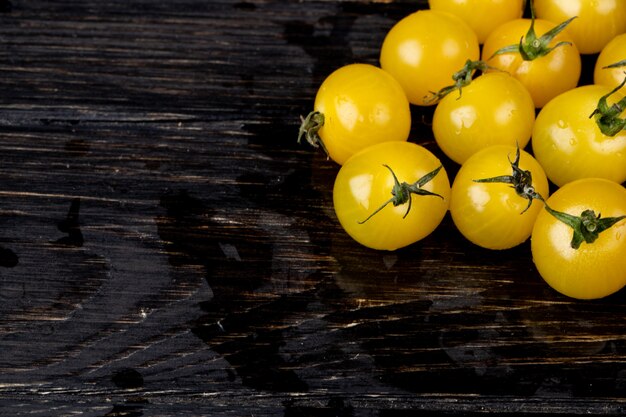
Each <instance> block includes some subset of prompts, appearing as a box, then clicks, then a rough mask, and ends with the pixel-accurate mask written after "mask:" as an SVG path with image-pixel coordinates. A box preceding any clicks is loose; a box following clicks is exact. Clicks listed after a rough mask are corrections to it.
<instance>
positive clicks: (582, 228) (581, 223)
mask: <svg viewBox="0 0 626 417" xmlns="http://www.w3.org/2000/svg"><path fill="white" fill-rule="evenodd" d="M544 207H545V209H546V210H547V211H548V213H550V214H551V215H553V216H554V217H555V218H556V219H557V220H559V221H560V222H562V223H565V224H566V225H568V226H569V227H571V228H572V230H573V231H574V234H573V236H572V241H571V242H570V246H571V247H572V248H573V249H578V248H580V245H581V244H582V243H583V242H585V243H593V242H595V241H596V239H597V238H598V236H599V235H600V233H602V232H603V231H605V230H607V229H608V228H610V227H612V226H613V225H614V224H616V223H618V222H620V221H621V220H623V219H626V215H625V216H618V217H604V218H602V217H601V216H600V214H599V213H598V215H596V213H595V212H594V211H593V210H583V212H582V213H581V214H580V216H573V215H571V214H568V213H563V212H561V211H557V210H554V209H552V208H551V207H550V206H548V204H545V206H544Z"/></svg>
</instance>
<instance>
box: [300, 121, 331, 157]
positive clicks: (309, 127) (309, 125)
mask: <svg viewBox="0 0 626 417" xmlns="http://www.w3.org/2000/svg"><path fill="white" fill-rule="evenodd" d="M322 126H324V114H323V113H321V112H319V111H312V112H311V113H309V114H308V115H307V116H306V117H302V116H300V129H299V130H298V143H300V142H301V141H302V138H303V137H304V138H305V139H306V141H307V142H309V144H310V145H311V146H313V147H315V148H318V147H321V148H322V149H323V150H324V152H325V153H326V155H328V150H327V149H326V146H325V145H324V141H323V140H322V138H321V137H320V135H319V134H318V131H319V130H320V129H321V128H322Z"/></svg>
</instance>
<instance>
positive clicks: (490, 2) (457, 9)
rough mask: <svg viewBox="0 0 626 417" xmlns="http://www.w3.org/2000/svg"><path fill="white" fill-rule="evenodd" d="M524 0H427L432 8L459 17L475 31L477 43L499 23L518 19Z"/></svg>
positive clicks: (483, 40) (520, 15)
mask: <svg viewBox="0 0 626 417" xmlns="http://www.w3.org/2000/svg"><path fill="white" fill-rule="evenodd" d="M525 3H526V1H525V0H428V5H429V7H430V8H431V9H432V10H441V11H444V12H448V13H452V14H454V15H456V16H458V17H460V18H461V19H462V20H463V21H464V22H465V23H467V24H468V26H469V27H470V28H471V29H472V30H473V31H474V33H476V36H477V37H478V42H479V43H481V44H482V43H484V42H485V39H487V36H488V35H489V34H490V33H491V32H492V31H493V30H494V29H495V28H497V27H498V26H500V25H501V24H503V23H505V22H508V21H509V20H514V19H520V18H521V17H522V14H523V13H524V7H525Z"/></svg>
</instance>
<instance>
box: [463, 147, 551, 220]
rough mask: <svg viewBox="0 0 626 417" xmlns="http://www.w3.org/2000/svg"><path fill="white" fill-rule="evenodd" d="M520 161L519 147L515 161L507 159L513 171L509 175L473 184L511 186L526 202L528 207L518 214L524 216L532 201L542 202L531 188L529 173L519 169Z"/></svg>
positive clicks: (484, 179)
mask: <svg viewBox="0 0 626 417" xmlns="http://www.w3.org/2000/svg"><path fill="white" fill-rule="evenodd" d="M519 160H520V150H519V146H518V147H517V150H516V153H515V160H514V161H511V160H510V159H509V163H510V164H511V169H512V170H513V172H512V174H511V175H499V176H496V177H491V178H481V179H477V180H474V182H485V183H490V182H493V183H504V184H511V188H513V189H514V190H515V193H516V194H517V195H518V196H520V197H522V198H524V199H526V200H528V205H527V206H526V208H524V210H522V212H521V213H520V214H524V212H525V211H526V210H528V209H529V208H530V206H531V205H532V203H533V200H541V201H544V199H543V197H542V196H541V194H539V193H538V192H537V191H536V190H535V187H533V185H532V184H533V177H532V174H531V172H530V171H528V170H523V169H521V168H520V167H519Z"/></svg>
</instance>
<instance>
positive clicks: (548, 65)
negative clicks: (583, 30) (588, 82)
mask: <svg viewBox="0 0 626 417" xmlns="http://www.w3.org/2000/svg"><path fill="white" fill-rule="evenodd" d="M530 23H531V20H530V19H516V20H511V21H509V22H507V23H504V24H503V25H501V26H499V27H498V28H496V29H495V30H494V31H493V32H491V34H490V35H489V37H488V38H487V40H486V41H485V44H484V45H483V50H482V59H483V60H484V61H486V62H487V64H489V65H490V66H492V67H495V68H498V69H500V70H503V71H506V72H508V73H509V74H511V75H513V76H514V77H515V78H517V79H518V80H520V81H521V83H522V84H523V85H524V86H525V87H526V88H527V89H528V91H529V92H530V95H531V96H532V98H533V102H534V103H535V107H537V108H541V107H543V106H544V105H545V104H546V103H547V102H548V101H550V100H551V99H552V98H554V97H556V96H557V95H559V94H561V93H563V92H565V91H567V90H570V89H572V88H574V87H576V85H577V84H578V80H579V79H580V73H581V58H580V53H579V52H578V49H576V45H574V44H573V43H572V44H569V45H562V46H559V47H558V48H556V49H554V50H552V51H551V52H550V53H548V54H547V55H545V56H542V57H539V58H536V59H534V60H530V61H525V60H524V59H523V58H522V56H521V55H520V53H519V52H510V53H504V54H501V55H496V56H493V54H494V53H495V52H496V51H497V50H499V49H501V48H503V47H506V46H509V45H516V44H519V42H520V39H521V38H522V37H523V36H525V35H526V32H528V28H529V27H530ZM554 26H556V24H555V23H552V22H549V21H547V20H542V19H536V20H535V32H536V34H537V36H538V37H539V36H541V35H543V34H544V33H546V32H547V31H549V30H550V29H552V28H553V27H554ZM562 41H565V42H571V38H569V37H568V36H567V35H565V34H564V33H560V34H559V35H557V36H556V37H555V38H554V39H553V40H552V42H551V43H550V46H554V45H556V44H558V43H559V42H562Z"/></svg>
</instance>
